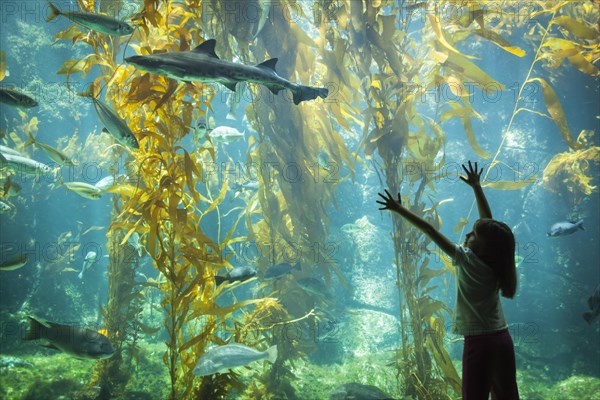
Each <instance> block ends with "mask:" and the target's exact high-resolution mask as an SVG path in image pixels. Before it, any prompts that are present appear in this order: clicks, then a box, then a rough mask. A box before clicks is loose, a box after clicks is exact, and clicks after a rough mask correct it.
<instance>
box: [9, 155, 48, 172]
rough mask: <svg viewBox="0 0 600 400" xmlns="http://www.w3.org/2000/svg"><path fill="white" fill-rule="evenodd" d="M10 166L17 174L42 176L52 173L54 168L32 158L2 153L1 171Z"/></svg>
mask: <svg viewBox="0 0 600 400" xmlns="http://www.w3.org/2000/svg"><path fill="white" fill-rule="evenodd" d="M5 166H8V167H9V168H11V169H12V170H14V171H15V172H16V173H17V174H24V175H37V176H42V175H45V174H49V173H50V172H52V168H50V167H49V166H47V165H46V164H43V163H41V162H38V161H35V160H32V159H31V158H26V157H20V156H15V155H13V154H2V153H0V169H2V168H4V167H5Z"/></svg>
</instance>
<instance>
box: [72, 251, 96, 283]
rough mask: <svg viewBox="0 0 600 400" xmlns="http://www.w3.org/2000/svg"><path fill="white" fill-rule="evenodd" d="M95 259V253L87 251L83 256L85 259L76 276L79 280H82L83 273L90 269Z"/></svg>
mask: <svg viewBox="0 0 600 400" xmlns="http://www.w3.org/2000/svg"><path fill="white" fill-rule="evenodd" d="M97 257H98V254H96V252H95V251H88V253H87V254H86V255H85V258H84V259H83V265H82V266H81V272H80V273H79V275H77V277H78V278H79V279H83V273H84V272H85V271H87V270H88V269H90V268H91V267H92V265H93V264H94V263H95V262H96V259H97Z"/></svg>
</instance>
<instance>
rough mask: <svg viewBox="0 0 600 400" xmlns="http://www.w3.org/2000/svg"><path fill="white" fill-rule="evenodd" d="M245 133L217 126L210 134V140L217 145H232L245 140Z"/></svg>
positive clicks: (228, 127)
mask: <svg viewBox="0 0 600 400" xmlns="http://www.w3.org/2000/svg"><path fill="white" fill-rule="evenodd" d="M244 135H245V133H244V132H240V131H238V130H237V129H235V128H233V127H231V126H224V125H223V126H217V127H216V128H215V129H213V130H211V131H210V132H208V136H209V137H210V140H212V141H213V142H215V143H232V142H236V141H238V140H240V139H243V138H244Z"/></svg>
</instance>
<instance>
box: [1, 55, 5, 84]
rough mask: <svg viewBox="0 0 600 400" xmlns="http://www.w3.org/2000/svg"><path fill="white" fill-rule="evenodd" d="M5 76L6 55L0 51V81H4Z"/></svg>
mask: <svg viewBox="0 0 600 400" xmlns="http://www.w3.org/2000/svg"><path fill="white" fill-rule="evenodd" d="M5 76H6V53H4V51H3V50H1V51H0V81H2V80H4V77H5Z"/></svg>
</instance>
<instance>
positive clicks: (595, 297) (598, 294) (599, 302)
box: [582, 285, 600, 325]
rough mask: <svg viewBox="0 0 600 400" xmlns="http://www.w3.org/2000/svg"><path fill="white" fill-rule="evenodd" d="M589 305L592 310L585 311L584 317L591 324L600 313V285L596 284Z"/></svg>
mask: <svg viewBox="0 0 600 400" xmlns="http://www.w3.org/2000/svg"><path fill="white" fill-rule="evenodd" d="M588 307H589V308H590V310H591V311H586V312H584V313H583V314H582V317H583V319H585V321H586V322H587V323H588V324H590V325H591V324H593V323H594V321H595V320H596V319H597V318H598V316H599V315H600V285H598V286H596V290H594V293H593V294H592V295H591V296H590V297H589V298H588Z"/></svg>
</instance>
